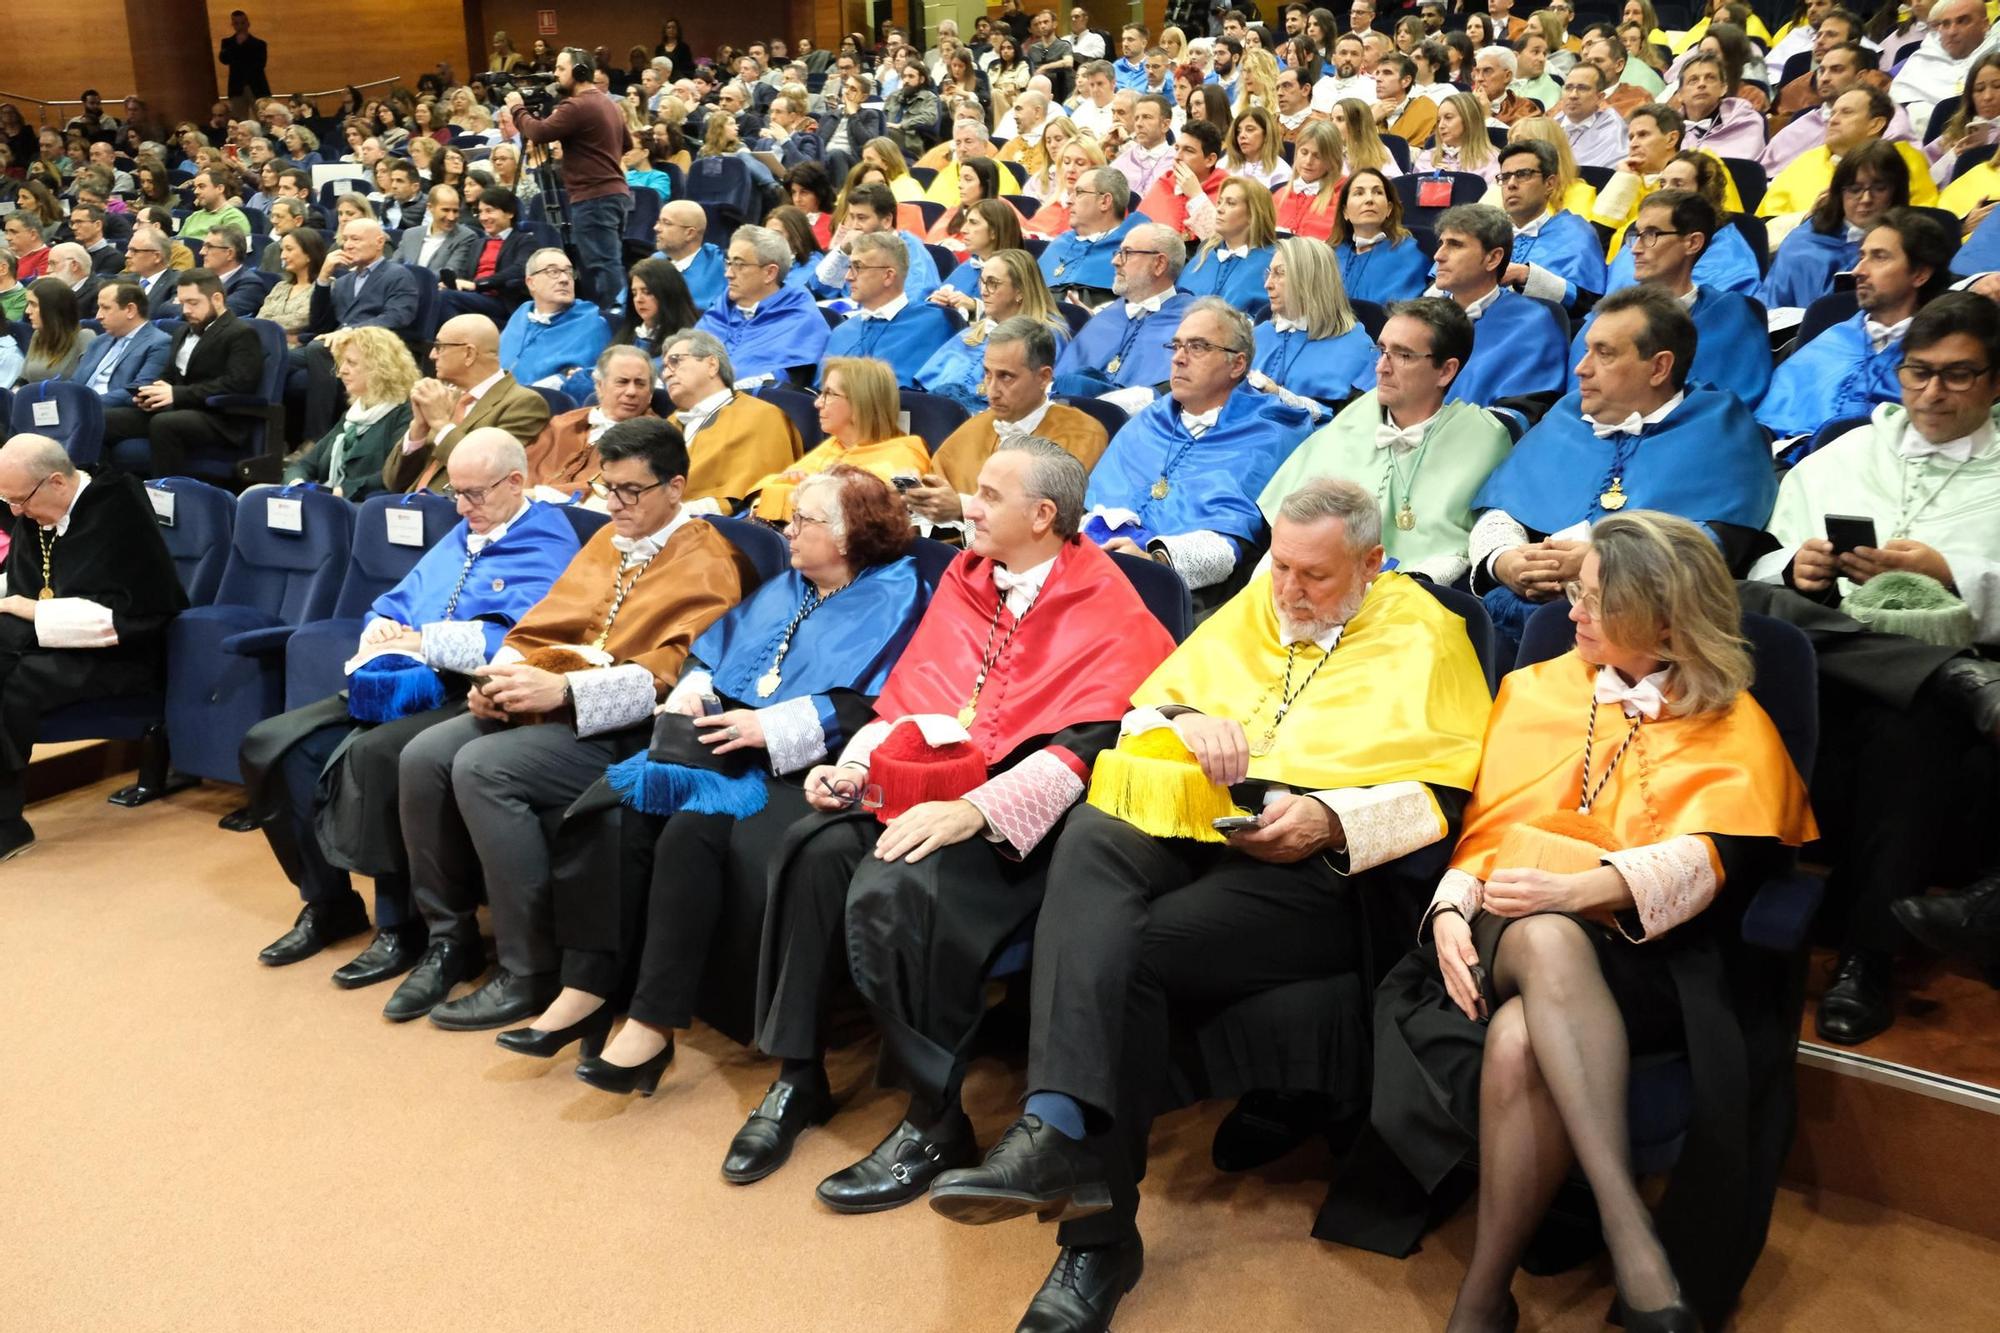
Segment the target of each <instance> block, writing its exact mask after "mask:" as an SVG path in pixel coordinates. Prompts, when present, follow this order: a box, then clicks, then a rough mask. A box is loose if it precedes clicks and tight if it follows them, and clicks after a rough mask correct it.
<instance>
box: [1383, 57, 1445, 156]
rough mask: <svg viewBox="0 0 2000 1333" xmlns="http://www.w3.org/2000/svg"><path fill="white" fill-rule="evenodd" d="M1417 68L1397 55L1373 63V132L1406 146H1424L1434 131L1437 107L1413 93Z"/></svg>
mask: <svg viewBox="0 0 2000 1333" xmlns="http://www.w3.org/2000/svg"><path fill="white" fill-rule="evenodd" d="M1416 81H1417V65H1416V62H1415V61H1414V60H1411V59H1410V58H1409V57H1408V56H1406V55H1404V54H1402V53H1401V52H1400V51H1399V52H1396V53H1394V54H1391V55H1386V56H1383V57H1382V58H1381V59H1379V60H1377V61H1376V62H1375V104H1374V105H1373V106H1372V107H1370V108H1369V114H1370V115H1371V116H1372V118H1373V119H1374V122H1375V128H1376V129H1377V130H1379V131H1380V132H1381V133H1383V134H1393V135H1395V136H1396V137H1397V138H1399V139H1401V140H1402V141H1403V142H1404V143H1407V144H1420V143H1424V142H1427V141H1428V140H1429V139H1430V137H1431V131H1432V130H1433V129H1435V128H1436V127H1437V115H1438V108H1437V103H1436V102H1433V101H1432V100H1431V99H1430V98H1428V97H1423V96H1420V95H1419V94H1418V93H1417V92H1416V91H1415V85H1416Z"/></svg>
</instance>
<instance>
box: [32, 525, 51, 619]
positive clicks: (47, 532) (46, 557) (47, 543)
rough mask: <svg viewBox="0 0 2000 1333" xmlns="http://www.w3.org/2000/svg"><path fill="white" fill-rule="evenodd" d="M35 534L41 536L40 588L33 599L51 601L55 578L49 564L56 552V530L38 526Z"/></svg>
mask: <svg viewBox="0 0 2000 1333" xmlns="http://www.w3.org/2000/svg"><path fill="white" fill-rule="evenodd" d="M37 535H38V536H39V537H40V538H41V544H42V590H41V592H40V593H39V594H37V595H36V598H35V600H36V601H38V602H48V601H53V600H55V595H56V589H55V580H54V579H53V578H52V577H51V576H50V573H49V566H50V563H51V561H52V560H53V559H54V556H55V553H56V530H55V529H54V528H40V529H37Z"/></svg>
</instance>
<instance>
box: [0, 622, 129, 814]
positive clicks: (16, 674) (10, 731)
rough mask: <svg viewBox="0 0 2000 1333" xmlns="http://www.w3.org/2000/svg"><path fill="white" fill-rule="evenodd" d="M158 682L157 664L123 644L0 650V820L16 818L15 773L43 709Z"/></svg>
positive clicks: (24, 761) (20, 799)
mask: <svg viewBox="0 0 2000 1333" xmlns="http://www.w3.org/2000/svg"><path fill="white" fill-rule="evenodd" d="M23 595H25V596H29V597H32V596H34V595H35V594H34V591H32V590H31V591H28V592H25V593H24V594H23ZM15 623H16V624H17V625H18V624H20V623H21V622H18V621H17V622H15ZM27 632H28V633H29V634H30V635H32V634H33V633H34V630H33V629H32V627H30V628H29V629H28V631H27ZM159 683H160V673H159V669H158V667H157V666H156V665H155V664H154V663H153V662H152V661H151V660H150V659H149V658H147V657H145V656H141V655H138V654H135V653H134V652H132V651H131V650H129V649H109V650H93V649H87V648H28V649H25V650H23V651H20V652H18V653H9V654H4V655H0V819H19V818H20V817H21V810H22V807H23V805H24V803H25V796H24V793H23V791H22V786H21V775H22V774H23V773H24V772H25V771H26V770H27V767H28V759H29V756H30V755H32V754H33V752H34V749H35V737H36V735H38V734H39V733H40V731H41V728H42V717H43V715H44V714H46V713H47V712H49V711H50V710H51V709H54V708H59V707H61V706H62V705H64V704H72V703H79V702H82V701H83V700H86V699H108V698H112V697H115V696H117V695H121V694H141V693H144V692H145V691H147V690H151V689H157V688H158V687H159Z"/></svg>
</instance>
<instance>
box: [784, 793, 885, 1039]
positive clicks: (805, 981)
mask: <svg viewBox="0 0 2000 1333" xmlns="http://www.w3.org/2000/svg"><path fill="white" fill-rule="evenodd" d="M881 832H882V826H881V825H880V824H878V823H876V822H875V821H874V820H873V819H857V818H852V817H845V816H826V815H817V816H810V817H808V818H806V819H804V820H801V821H800V822H799V823H798V824H797V825H795V826H794V827H793V829H792V830H791V832H790V833H789V834H788V835H787V839H786V841H787V843H788V844H789V846H788V849H787V850H788V853H789V854H788V855H785V856H784V860H783V863H782V865H781V868H780V869H779V871H778V872H777V874H776V875H775V877H774V880H773V884H772V889H773V896H772V899H771V907H770V913H769V915H768V916H766V918H765V920H764V943H763V949H762V951H761V952H762V957H761V959H760V961H759V964H758V968H757V1046H758V1049H760V1050H762V1051H763V1052H764V1053H765V1054H766V1055H773V1056H776V1057H777V1058H779V1059H780V1060H816V1059H818V1058H819V1056H820V1054H821V1053H822V1052H824V1051H825V1049H826V1018H827V1009H828V1007H829V1005H830V1003H831V1001H832V998H833V988H834V987H835V986H836V985H838V984H839V983H840V978H841V976H842V975H843V973H844V970H845V960H844V959H843V957H842V949H841V939H842V933H843V929H844V926H845V923H846V918H847V889H848V885H849V884H850V883H852V882H853V879H854V868H855V867H856V866H858V865H860V864H861V858H862V857H864V856H866V855H867V854H868V853H869V852H870V851H872V850H873V849H874V847H875V839H876V838H877V837H878V836H879V835H880V834H881Z"/></svg>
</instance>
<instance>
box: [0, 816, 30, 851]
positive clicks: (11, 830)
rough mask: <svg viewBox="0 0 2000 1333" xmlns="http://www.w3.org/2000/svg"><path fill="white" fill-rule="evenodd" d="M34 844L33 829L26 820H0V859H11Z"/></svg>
mask: <svg viewBox="0 0 2000 1333" xmlns="http://www.w3.org/2000/svg"><path fill="white" fill-rule="evenodd" d="M34 845H35V830H34V829H32V828H30V827H29V825H28V821H27V820H25V819H7V820H0V861H11V860H13V859H14V858H15V857H17V856H19V855H20V854H21V853H22V852H25V851H27V850H28V849H29V848H30V847H33V846H34Z"/></svg>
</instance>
